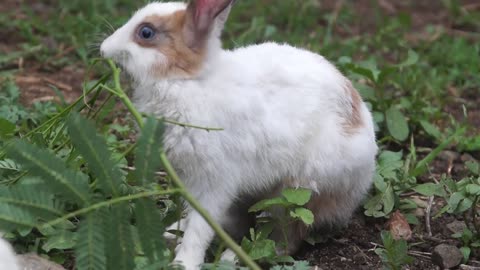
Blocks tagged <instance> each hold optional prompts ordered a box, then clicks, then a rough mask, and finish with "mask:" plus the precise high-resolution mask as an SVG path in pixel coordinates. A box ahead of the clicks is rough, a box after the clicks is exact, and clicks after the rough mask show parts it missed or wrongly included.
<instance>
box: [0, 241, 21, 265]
mask: <svg viewBox="0 0 480 270" xmlns="http://www.w3.org/2000/svg"><path fill="white" fill-rule="evenodd" d="M19 269H20V268H19V267H18V262H17V257H16V255H15V252H13V249H12V246H10V244H9V243H8V242H7V241H6V240H4V239H3V238H1V233H0V270H19Z"/></svg>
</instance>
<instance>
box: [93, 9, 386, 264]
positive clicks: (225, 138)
mask: <svg viewBox="0 0 480 270" xmlns="http://www.w3.org/2000/svg"><path fill="white" fill-rule="evenodd" d="M233 2H234V1H233V0H196V1H195V0H194V1H191V2H190V3H189V4H188V5H187V4H185V3H181V2H170V3H151V4H148V5H147V6H146V7H144V8H142V9H140V10H139V11H138V12H137V13H135V15H134V16H133V17H132V18H131V19H130V20H129V21H128V22H127V23H126V24H125V25H123V26H122V27H121V28H119V29H118V30H117V31H116V32H115V33H114V34H112V35H111V36H110V37H108V38H107V39H106V40H105V41H104V42H103V44H102V45H101V53H102V55H103V56H104V57H110V58H113V59H114V60H116V61H117V62H118V63H119V64H121V65H122V66H123V68H124V69H125V70H126V71H127V72H128V73H130V74H131V75H132V77H133V79H134V87H135V91H134V93H133V98H134V102H135V104H136V106H137V107H138V108H139V109H140V110H141V111H142V112H145V113H151V114H154V115H157V116H160V117H165V118H167V119H172V120H176V121H179V122H185V123H192V124H195V125H200V126H207V127H221V128H223V131H216V132H207V131H205V130H199V129H192V128H183V127H180V126H175V125H168V127H167V129H166V132H165V137H164V147H165V149H166V152H167V155H168V158H169V159H170V161H171V162H172V164H173V165H174V167H175V169H176V170H177V172H178V173H179V175H180V176H181V178H182V179H183V180H184V181H185V183H186V185H187V188H188V189H189V191H190V192H191V193H192V194H193V195H194V196H195V197H196V199H198V200H199V202H200V203H201V204H202V205H203V206H204V207H205V208H207V209H208V211H209V212H210V214H211V215H212V216H213V217H214V218H215V220H216V221H217V222H219V223H220V224H221V225H223V226H224V228H225V229H227V230H228V231H229V232H232V233H234V234H236V236H237V237H241V234H242V233H244V232H245V230H246V228H248V226H249V225H250V224H249V222H248V216H247V209H248V206H250V205H251V204H248V202H254V200H258V199H261V198H266V197H273V196H276V195H278V194H279V192H280V191H281V190H282V189H283V188H285V187H303V188H309V189H311V190H313V191H314V195H313V197H312V199H311V201H310V202H309V203H308V207H309V208H310V209H311V210H312V211H313V212H314V214H315V226H317V225H320V224H325V223H327V224H339V223H344V222H346V221H348V219H349V218H350V216H351V214H352V212H353V211H354V209H355V208H356V207H357V206H358V205H359V203H360V202H361V200H362V198H364V196H365V195H366V194H367V192H368V189H369V187H370V185H371V183H372V175H373V172H374V169H375V155H376V152H377V145H376V143H375V134H374V129H373V124H372V116H371V114H370V112H369V110H368V109H367V107H366V105H365V104H364V103H363V101H362V99H361V97H360V96H359V94H358V92H357V91H356V90H355V89H354V88H353V86H352V84H351V83H350V81H349V80H348V79H346V78H345V77H344V76H343V75H342V74H341V73H340V72H339V71H338V70H337V69H336V68H335V67H334V66H333V65H332V64H331V63H329V62H328V61H327V60H326V59H325V58H323V57H322V56H320V55H318V54H315V53H312V52H309V51H306V50H303V49H299V48H294V47H292V46H289V45H285V44H277V43H264V44H259V45H252V46H247V47H243V48H238V49H235V50H231V51H229V50H223V49H222V48H221V41H220V35H221V32H222V29H223V26H224V23H225V21H226V19H227V16H228V13H229V11H230V8H231V5H232V3H233ZM184 229H185V232H184V237H183V241H182V243H181V244H180V245H179V246H178V247H177V253H176V258H175V260H176V261H181V262H183V263H184V264H185V266H186V268H187V269H188V270H190V269H197V268H198V266H199V265H200V264H201V263H203V261H204V256H205V251H206V249H207V248H208V246H209V244H210V242H211V240H212V239H213V237H214V232H213V230H212V229H211V228H210V227H209V226H208V224H207V223H206V222H205V221H204V220H203V218H202V217H201V216H200V215H199V214H198V213H197V212H195V211H188V215H187V217H186V220H185V224H184ZM307 229H308V228H307V227H306V226H304V225H302V224H301V223H300V222H298V223H295V224H292V225H291V226H290V228H289V231H288V234H287V235H288V240H289V247H290V252H294V251H295V249H296V248H297V247H298V244H299V243H300V242H301V240H302V239H303V238H304V236H305V234H306V232H307Z"/></svg>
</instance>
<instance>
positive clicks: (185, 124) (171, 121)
mask: <svg viewBox="0 0 480 270" xmlns="http://www.w3.org/2000/svg"><path fill="white" fill-rule="evenodd" d="M162 121H163V122H165V123H168V124H172V125H177V126H181V127H184V128H195V129H203V130H205V131H208V132H210V131H222V130H223V128H211V127H202V126H197V125H192V124H187V123H181V122H177V121H174V120H168V119H165V118H162Z"/></svg>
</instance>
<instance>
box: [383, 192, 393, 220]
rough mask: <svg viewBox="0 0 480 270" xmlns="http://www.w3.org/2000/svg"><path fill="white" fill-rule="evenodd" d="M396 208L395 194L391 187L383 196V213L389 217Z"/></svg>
mask: <svg viewBox="0 0 480 270" xmlns="http://www.w3.org/2000/svg"><path fill="white" fill-rule="evenodd" d="M394 206H395V194H394V192H393V188H392V186H391V185H389V186H388V188H387V189H386V190H385V193H384V194H383V212H384V213H385V215H388V214H390V213H391V212H392V210H393V207H394Z"/></svg>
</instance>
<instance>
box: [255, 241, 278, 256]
mask: <svg viewBox="0 0 480 270" xmlns="http://www.w3.org/2000/svg"><path fill="white" fill-rule="evenodd" d="M248 255H249V256H250V257H251V258H252V259H253V260H259V259H263V258H271V257H273V256H275V255H276V250H275V242H274V241H272V240H270V239H264V240H260V241H255V242H253V245H252V246H251V249H250V250H249V251H248Z"/></svg>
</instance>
